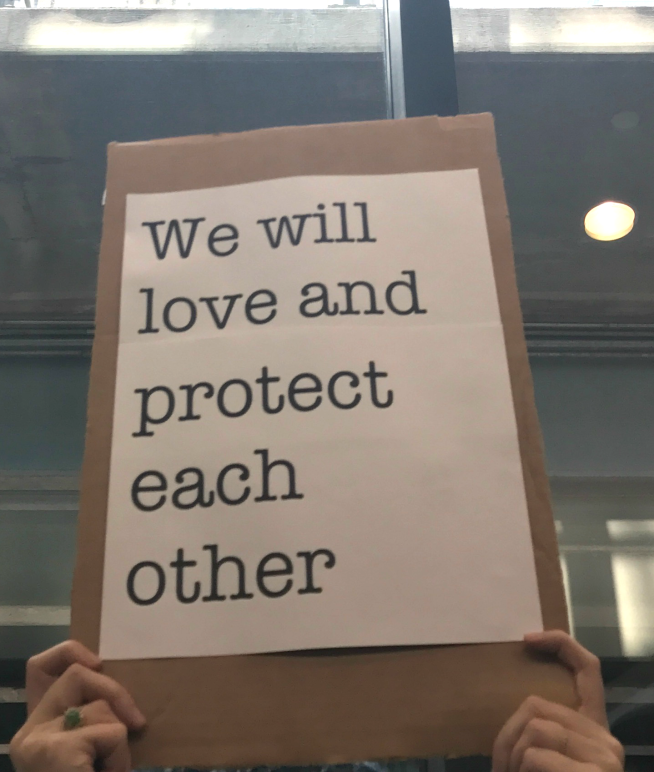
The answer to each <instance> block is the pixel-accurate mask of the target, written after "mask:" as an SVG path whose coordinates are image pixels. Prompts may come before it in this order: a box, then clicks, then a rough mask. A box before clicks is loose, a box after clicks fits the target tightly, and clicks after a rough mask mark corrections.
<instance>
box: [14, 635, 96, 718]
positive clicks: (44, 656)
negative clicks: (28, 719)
mask: <svg viewBox="0 0 654 772" xmlns="http://www.w3.org/2000/svg"><path fill="white" fill-rule="evenodd" d="M75 664H77V665H82V666H83V667H86V668H88V669H89V670H98V669H99V668H100V666H101V664H102V660H101V659H100V657H98V655H97V654H94V653H93V652H92V651H89V649H87V648H86V646H83V645H82V644H81V643H79V642H78V641H64V642H63V643H60V644H59V645H58V646H53V647H52V648H51V649H47V651H43V652H41V653H40V654H37V655H36V656H34V657H32V658H31V659H29V660H28V661H27V670H26V673H25V693H26V697H27V714H28V715H31V714H32V712H33V711H34V708H36V706H37V705H38V704H39V702H41V700H42V699H43V695H44V694H45V693H46V692H47V691H48V689H49V688H50V687H51V686H52V684H53V683H54V682H55V681H56V680H57V679H58V678H59V677H60V676H62V675H63V674H64V673H65V672H66V670H68V668H69V667H70V666H71V665H75Z"/></svg>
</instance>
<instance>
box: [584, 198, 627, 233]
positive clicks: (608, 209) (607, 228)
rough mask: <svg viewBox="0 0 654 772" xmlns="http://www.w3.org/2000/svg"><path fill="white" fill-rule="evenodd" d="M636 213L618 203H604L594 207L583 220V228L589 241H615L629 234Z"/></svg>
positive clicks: (625, 205)
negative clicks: (589, 238)
mask: <svg viewBox="0 0 654 772" xmlns="http://www.w3.org/2000/svg"><path fill="white" fill-rule="evenodd" d="M635 220H636V212H635V211H634V210H633V209H632V208H631V207H630V206H629V205H628V204H621V203H619V202H618V201H605V202H604V203H603V204H599V205H598V206H594V207H593V208H592V209H591V210H590V211H589V212H588V213H587V214H586V217H585V218H584V228H585V229H586V233H587V234H588V235H589V236H590V237H591V239H596V240H597V241H615V240H616V239H621V238H623V237H624V236H626V235H627V234H628V233H630V232H631V230H632V228H633V227H634V222H635Z"/></svg>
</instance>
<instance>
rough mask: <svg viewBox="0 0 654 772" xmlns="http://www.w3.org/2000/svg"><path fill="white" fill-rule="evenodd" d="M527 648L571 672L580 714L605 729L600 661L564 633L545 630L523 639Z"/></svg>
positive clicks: (530, 634)
mask: <svg viewBox="0 0 654 772" xmlns="http://www.w3.org/2000/svg"><path fill="white" fill-rule="evenodd" d="M525 643H526V644H527V646H528V647H529V648H530V649H532V650H534V651H539V652H541V653H544V654H552V655H554V656H556V657H558V658H559V659H560V660H561V662H562V663H563V664H564V665H565V666H566V667H567V668H568V669H569V670H570V671H571V672H572V674H573V676H574V680H575V687H576V690H577V696H578V698H579V713H581V714H582V715H584V716H586V717H588V718H590V719H592V720H593V721H595V722H596V723H598V724H600V725H601V726H603V727H608V719H607V717H606V702H605V698H604V684H603V683H602V671H601V667H600V661H599V659H598V658H597V657H596V656H595V655H594V654H592V653H591V652H590V651H588V649H585V648H584V647H583V646H582V645H581V644H580V643H578V642H577V641H575V640H574V638H571V637H570V636H569V635H568V634H567V633H564V632H563V630H547V631H545V632H543V633H529V634H528V635H525Z"/></svg>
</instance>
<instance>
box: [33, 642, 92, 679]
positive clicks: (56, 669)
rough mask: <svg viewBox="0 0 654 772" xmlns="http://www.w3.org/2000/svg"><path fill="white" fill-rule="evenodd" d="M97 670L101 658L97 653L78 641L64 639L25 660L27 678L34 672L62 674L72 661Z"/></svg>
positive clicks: (55, 675)
mask: <svg viewBox="0 0 654 772" xmlns="http://www.w3.org/2000/svg"><path fill="white" fill-rule="evenodd" d="M75 662H79V664H80V665H84V667H87V668H89V669H90V670H97V669H98V668H99V667H100V665H101V664H102V660H101V659H100V657H98V655H97V654H94V653H93V652H92V651H90V650H89V649H87V648H86V646H83V645H82V644H81V643H79V641H64V643H60V644H59V645H58V646H53V647H52V648H51V649H48V650H47V651H44V652H42V653H41V654H37V655H36V656H34V657H31V658H30V659H29V660H28V661H27V678H29V677H30V675H31V674H34V673H36V672H39V673H45V674H46V675H48V676H52V677H53V678H58V677H59V676H60V675H62V674H63V673H64V672H65V671H66V670H67V669H68V668H69V667H70V666H71V665H72V664H73V663H75Z"/></svg>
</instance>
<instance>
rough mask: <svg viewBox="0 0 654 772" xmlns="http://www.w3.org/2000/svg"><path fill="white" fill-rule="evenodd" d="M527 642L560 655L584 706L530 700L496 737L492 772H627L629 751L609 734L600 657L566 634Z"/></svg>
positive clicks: (549, 634)
mask: <svg viewBox="0 0 654 772" xmlns="http://www.w3.org/2000/svg"><path fill="white" fill-rule="evenodd" d="M525 641H526V643H527V645H528V646H529V647H530V648H532V649H533V650H535V651H540V652H545V653H549V654H556V655H557V656H558V657H559V659H560V660H561V661H562V662H563V664H565V665H566V666H567V667H568V668H569V669H570V670H571V671H572V673H573V675H574V678H575V686H576V689H577V695H578V697H579V707H578V709H577V710H573V709H572V708H567V707H565V706H564V705H558V704H556V703H554V702H549V701H548V700H545V699H543V698H541V697H528V698H527V699H526V700H525V701H524V702H523V703H522V705H521V706H520V707H519V708H518V710H517V711H516V712H515V713H514V714H513V716H511V718H510V719H509V720H508V721H507V722H506V724H505V725H504V727H503V728H502V729H501V731H500V733H499V734H498V736H497V739H496V741H495V745H494V747H493V772H623V764H624V751H623V749H622V745H621V744H620V743H619V742H618V740H616V739H615V737H613V736H612V735H611V733H610V732H609V730H608V722H607V719H606V708H605V703H604V686H603V684H602V675H601V671H600V665H599V660H598V659H597V657H596V656H595V655H594V654H591V653H590V652H589V651H587V650H586V649H584V647H583V646H582V645H581V644H580V643H577V641H575V640H574V639H573V638H571V637H570V636H569V635H568V634H567V633H564V632H562V631H561V630H551V631H548V632H545V633H536V634H533V635H529V636H526V637H525Z"/></svg>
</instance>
